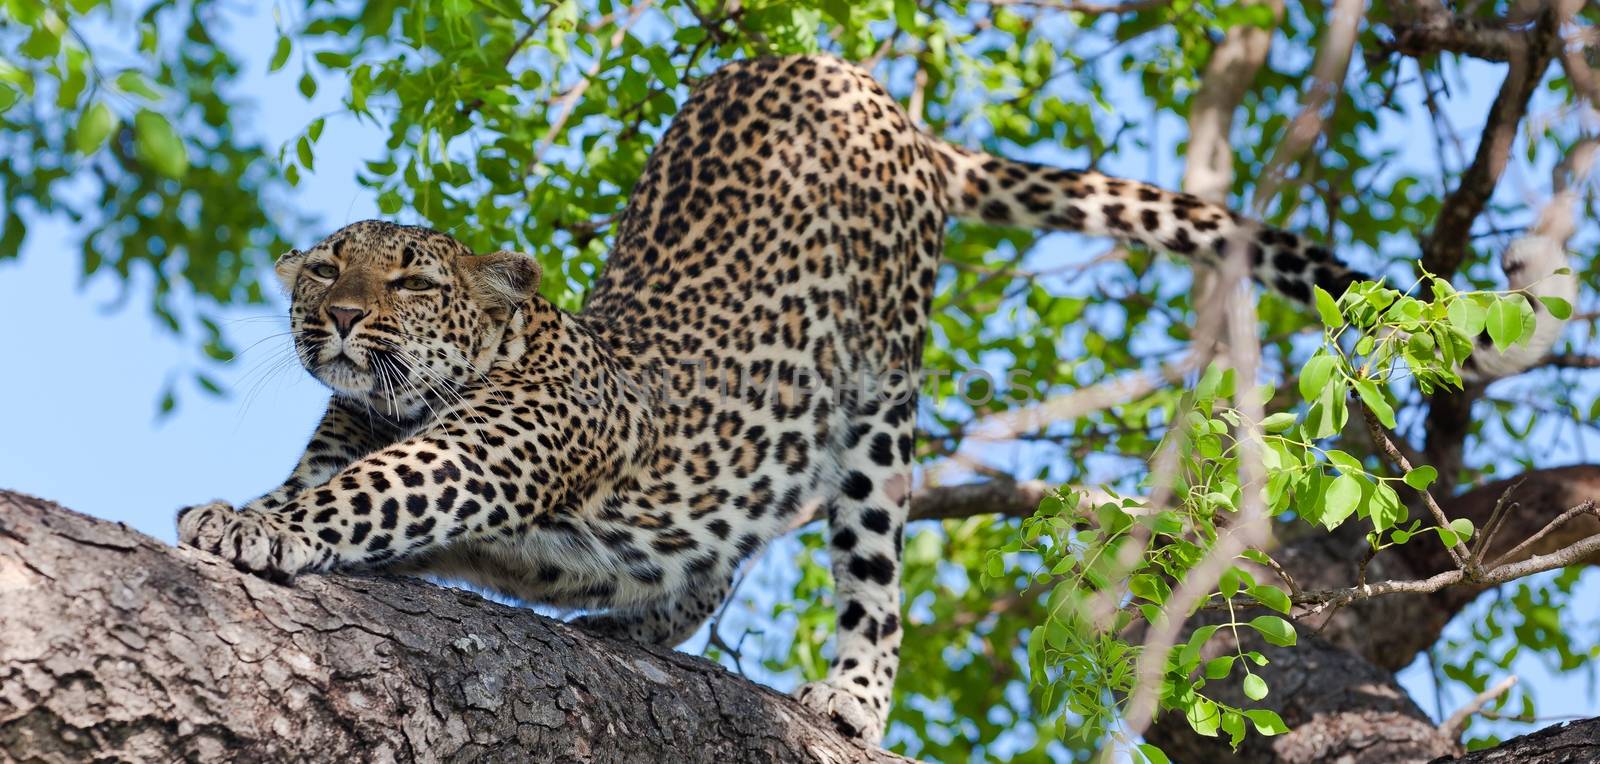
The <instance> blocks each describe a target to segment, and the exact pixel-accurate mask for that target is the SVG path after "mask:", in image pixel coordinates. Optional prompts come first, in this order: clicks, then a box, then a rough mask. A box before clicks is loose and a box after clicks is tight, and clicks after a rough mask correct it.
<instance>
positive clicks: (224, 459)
mask: <svg viewBox="0 0 1600 764" xmlns="http://www.w3.org/2000/svg"><path fill="white" fill-rule="evenodd" d="M270 23H271V21H270V19H269V18H267V17H265V16H264V15H263V16H262V17H258V18H254V19H252V20H250V21H249V22H248V23H247V22H235V23H233V24H232V25H231V29H229V30H227V31H226V32H224V33H223V34H222V37H223V38H224V39H225V40H228V41H229V44H231V45H233V46H234V47H235V49H236V50H239V51H241V53H242V57H243V59H244V60H245V61H246V62H247V71H248V74H247V76H246V79H245V82H244V84H243V88H244V91H245V92H248V93H250V94H251V95H252V96H254V97H255V98H256V99H257V101H258V104H259V107H258V108H257V109H256V111H255V113H254V114H253V115H252V117H251V123H252V126H253V129H255V130H258V131H259V132H260V134H261V135H262V136H263V137H265V138H266V140H267V144H268V145H269V146H275V145H277V143H278V142H280V141H282V140H285V139H287V138H289V137H290V136H293V135H295V134H297V133H298V131H299V130H300V129H301V128H303V126H304V125H305V123H306V122H308V121H309V120H310V119H312V118H314V117H316V116H320V115H323V114H326V113H328V112H330V111H333V110H335V109H337V106H338V104H337V98H338V96H339V95H340V93H339V89H338V88H336V87H324V88H323V89H322V91H321V92H320V93H319V95H318V97H317V99H316V100H315V101H313V102H311V103H307V102H306V101H305V100H304V99H302V98H301V97H300V95H299V94H298V93H297V92H296V91H295V88H294V81H295V79H296V78H297V77H298V72H297V71H296V70H295V67H294V66H293V65H291V66H290V67H289V68H288V69H286V70H285V71H282V72H279V73H278V74H276V75H270V76H269V75H267V74H266V73H265V62H266V59H267V56H268V54H269V52H270V46H271V44H272V42H273V38H272V37H271V35H266V34H260V30H261V29H264V28H266V27H265V25H266V24H270ZM1499 77H1500V74H1499V72H1498V70H1495V69H1493V68H1490V67H1481V66H1480V67H1475V68H1474V69H1472V70H1469V71H1467V72H1465V73H1463V76H1462V82H1463V83H1466V82H1471V83H1472V84H1473V85H1474V86H1475V87H1474V88H1468V89H1464V90H1458V91H1457V92H1455V93H1454V94H1453V96H1454V97H1453V98H1452V99H1450V100H1447V101H1446V103H1447V105H1448V106H1449V108H1450V110H1451V111H1452V112H1453V116H1454V117H1455V122H1456V124H1457V125H1458V126H1460V127H1461V128H1462V129H1463V132H1465V133H1467V134H1469V135H1471V134H1474V133H1475V130H1474V128H1475V126H1476V125H1478V124H1480V123H1481V121H1482V114H1483V113H1484V111H1485V108H1486V105H1487V103H1488V100H1489V99H1490V98H1491V97H1492V90H1490V88H1488V87H1485V86H1478V84H1479V83H1497V82H1498V80H1499ZM330 84H331V83H330ZM1130 103H1132V102H1131V101H1130ZM1385 129H1386V130H1392V131H1397V133H1398V134H1402V135H1406V134H1409V136H1410V137H1409V140H1411V141H1414V142H1416V143H1417V144H1418V145H1423V146H1428V147H1429V151H1430V152H1431V146H1432V140H1433V139H1432V136H1431V135H1430V134H1427V133H1425V132H1424V130H1423V127H1422V125H1421V124H1420V123H1419V124H1393V125H1386V127H1385ZM1180 136H1181V125H1180V124H1178V123H1176V122H1170V123H1163V124H1162V125H1161V126H1160V127H1159V131H1158V135H1157V139H1156V140H1154V141H1152V143H1154V144H1155V145H1156V146H1157V147H1158V148H1159V149H1170V148H1171V147H1172V146H1173V144H1175V142H1176V141H1177V140H1178V138H1179V137H1180ZM382 140H383V135H382V133H381V132H380V131H379V130H378V129H376V128H374V127H373V126H370V125H366V126H363V125H359V124H356V123H354V122H353V121H350V120H337V119H336V120H331V121H330V122H329V123H328V127H327V131H326V133H325V134H324V136H323V138H322V140H321V145H322V147H323V149H322V150H321V151H319V152H318V157H317V172H316V173H315V175H314V176H312V177H311V178H310V179H309V180H307V181H305V182H303V183H302V184H301V186H300V188H299V190H298V191H297V192H296V193H297V196H296V199H295V202H296V204H297V205H298V207H299V208H300V209H302V210H307V211H311V212H314V213H315V214H317V215H319V216H320V218H321V222H322V227H321V228H319V229H318V230H316V231H305V232H300V233H299V234H297V235H296V243H297V244H304V243H310V242H311V241H314V240H316V239H318V238H320V237H321V236H323V235H325V234H326V233H328V232H331V231H332V230H333V229H335V228H337V227H338V226H339V225H342V224H344V223H346V222H350V221H354V220H358V219H362V218H365V217H373V216H376V214H377V213H376V207H375V204H374V201H373V199H372V197H371V196H370V195H369V194H368V193H367V192H366V191H365V190H363V189H361V188H359V187H358V186H357V185H356V184H355V183H354V180H353V179H354V171H355V166H356V163H357V162H358V161H360V160H361V159H363V158H366V157H369V156H372V155H373V154H374V152H373V151H370V150H368V149H367V148H366V147H369V146H371V147H374V148H375V147H376V146H377V145H378V144H380V143H381V142H382ZM1044 153H1045V154H1046V155H1045V156H1039V155H1035V156H1033V157H1032V158H1035V159H1042V160H1053V161H1056V162H1058V163H1061V164H1074V163H1081V161H1082V157H1081V156H1077V155H1073V154H1069V153H1067V152H1064V151H1062V152H1049V151H1046V152H1044ZM1052 153H1053V154H1054V155H1053V156H1051V155H1050V154H1052ZM1402 161H1404V159H1403V158H1402ZM1541 161H1544V160H1541ZM1108 169H1110V170H1112V171H1117V172H1122V173H1126V174H1129V175H1132V176H1134V177H1140V178H1144V179H1150V180H1155V181H1158V182H1162V183H1164V184H1167V185H1173V184H1175V183H1176V179H1177V175H1178V173H1179V172H1180V171H1181V162H1180V161H1179V160H1178V159H1177V158H1176V157H1174V156H1173V155H1172V154H1171V153H1162V151H1159V150H1158V151H1156V152H1152V155H1151V156H1149V157H1143V158H1140V157H1136V156H1135V157H1127V156H1125V157H1123V158H1122V159H1121V160H1120V161H1112V162H1110V163H1109V164H1108ZM1514 172H1517V173H1520V175H1521V177H1523V178H1524V180H1525V183H1524V184H1522V185H1523V187H1524V188H1525V187H1528V186H1531V187H1533V188H1535V189H1540V188H1545V187H1547V183H1548V181H1547V180H1545V178H1547V175H1546V174H1544V173H1543V171H1542V170H1540V169H1538V168H1536V167H1534V168H1528V167H1520V168H1518V169H1517V170H1515V171H1514ZM75 242H76V236H75V235H74V232H73V231H72V230H71V229H70V228H69V227H67V226H66V225H64V224H63V223H62V222H61V221H57V220H44V221H36V222H35V223H34V224H33V226H32V228H31V231H30V236H29V238H28V242H27V245H26V247H25V249H24V251H23V252H22V256H21V258H20V259H19V260H11V261H4V262H0V326H4V327H5V329H4V330H3V331H0V358H8V359H21V360H19V361H16V362H13V363H11V364H8V367H9V370H8V372H7V373H5V374H0V400H4V401H6V405H5V406H4V407H3V408H0V411H3V412H4V414H3V417H0V422H4V433H5V437H4V438H0V486H3V487H7V488H14V489H18V490H22V491H25V492H27V493H31V494H35V495H38V496H42V497H45V498H48V499H52V500H55V501H58V502H60V503H61V504H63V505H65V506H68V507H72V508H74V509H77V510H80V511H84V512H88V513H90V514H94V515H97V516H100V517H104V518H108V519H111V520H116V521H120V522H125V523H127V524H129V525H130V526H132V527H134V528H136V529H138V530H141V531H143V532H145V533H149V534H151V535H153V536H156V537H158V538H161V539H163V540H166V541H169V542H170V541H172V540H173V538H174V529H173V525H172V516H173V513H174V512H175V511H176V510H177V509H178V508H180V507H182V506H186V505H188V504H194V503H198V502H201V501H205V500H209V499H213V498H221V499H225V500H229V501H232V502H235V503H242V502H244V501H246V500H248V499H250V498H253V497H254V496H256V495H258V494H259V493H261V492H263V491H265V490H267V489H268V488H270V487H272V486H274V485H276V484H277V483H278V482H279V481H281V479H282V478H283V477H284V475H285V474H286V473H287V471H288V469H289V468H290V466H291V465H292V464H293V463H294V460H295V458H296V457H297V456H298V455H299V452H300V449H301V447H302V446H303V445H304V442H305V439H306V436H307V435H308V434H309V432H310V431H311V429H312V427H313V425H314V424H315V422H316V420H317V417H318V414H319V413H320V411H321V408H322V406H323V404H324V402H325V401H326V398H327V392H326V390H325V389H323V388H322V387H321V386H319V385H318V384H316V383H315V382H313V381H311V380H310V379H309V378H308V377H307V376H306V375H305V374H304V373H303V372H301V371H300V370H299V369H297V368H288V369H283V370H278V371H273V367H272V366H271V361H273V360H274V359H275V358H276V357H277V354H278V353H279V352H280V351H282V349H283V348H284V347H285V346H286V345H285V342H284V341H283V339H282V338H281V337H274V335H275V334H276V333H278V332H281V331H283V330H284V328H285V326H286V322H285V321H284V320H283V319H282V318H281V309H280V308H278V307H277V306H274V307H272V308H255V309H250V310H241V311H234V312H232V313H230V314H228V315H227V318H228V319H230V323H229V324H228V325H227V330H228V332H229V334H230V336H231V337H232V338H233V339H234V341H235V346H236V347H251V346H253V347H252V349H251V350H250V351H248V352H246V353H245V354H244V355H243V356H242V357H241V358H240V360H239V361H238V362H236V363H235V364H233V365H232V366H231V367H230V368H228V369H226V370H224V371H223V372H222V373H221V374H220V375H219V376H220V377H221V378H223V379H224V380H225V381H226V382H227V383H228V385H229V387H230V388H231V389H232V391H233V394H232V395H231V396H230V397H228V398H225V399H218V398H213V397H210V396H208V395H204V394H202V393H200V392H199V391H198V390H197V389H194V388H193V386H192V385H189V384H188V383H187V382H186V381H185V382H183V383H182V384H183V385H187V386H186V387H183V388H182V392H183V393H184V394H183V396H182V400H181V403H180V406H179V408H178V410H177V412H176V414H175V415H173V416H172V417H170V418H168V419H166V420H158V418H157V415H156V400H157V397H158V395H159V392H160V391H161V389H162V388H163V386H164V385H165V384H166V382H167V380H168V379H169V378H170V377H171V376H172V375H174V374H175V372H174V370H175V369H184V368H189V367H192V365H193V363H194V361H193V358H194V356H193V352H192V349H191V348H190V347H188V346H185V345H183V344H181V343H178V342H175V341H174V340H173V339H172V338H171V336H170V335H168V334H166V333H165V332H164V331H163V330H162V329H161V328H160V327H158V326H157V325H156V324H155V323H154V322H153V321H152V320H151V319H150V317H149V316H148V314H146V313H144V312H142V309H141V308H139V307H137V306H136V307H134V308H133V309H112V308H110V306H112V305H113V304H115V303H116V297H117V295H118V292H119V289H120V287H119V286H118V285H117V284H115V283H113V282H111V281H109V280H94V281H91V282H89V283H88V284H87V285H83V286H81V287H80V286H79V284H78V267H79V262H78V257H79V255H78V251H77V248H76V246H75ZM1085 251H1090V252H1097V251H1099V246H1098V245H1091V246H1088V247H1083V246H1078V245H1077V242H1076V241H1074V240H1072V239H1069V238H1061V237H1058V238H1057V239H1056V240H1053V242H1052V243H1051V244H1048V245H1046V246H1042V247H1041V248H1040V249H1039V252H1038V253H1037V255H1036V257H1041V258H1065V257H1071V258H1074V259H1081V258H1082V257H1083V253H1084V252H1085ZM275 254H276V253H261V256H262V257H264V258H266V257H271V256H272V255H275ZM270 291H272V292H273V293H274V294H276V285H272V289H271V290H270ZM258 343H259V344H258ZM785 558H786V554H785V553H783V552H782V551H781V550H780V551H778V552H777V553H775V554H769V555H768V556H767V562H766V563H765V564H763V565H762V566H760V567H759V568H758V569H757V570H756V571H755V572H754V573H753V577H752V578H751V580H749V581H748V582H747V583H746V585H745V586H746V589H756V590H762V591H781V590H783V589H784V588H786V586H787V584H786V581H787V580H788V579H787V577H786V576H785V570H784V566H783V561H784V559H785ZM1597 578H1600V577H1597V576H1596V575H1595V574H1594V573H1593V572H1591V573H1590V574H1588V575H1587V576H1586V582H1585V584H1584V592H1585V596H1586V597H1587V601H1589V602H1596V601H1600V582H1597ZM745 593H747V594H748V593H749V592H748V591H747V592H745ZM1579 601H1584V600H1579ZM1475 617H1477V616H1475V615H1473V614H1472V613H1468V614H1467V615H1465V616H1464V617H1463V618H1462V619H1458V623H1457V624H1456V625H1455V626H1453V627H1452V631H1453V633H1457V634H1460V633H1462V629H1463V628H1464V626H1465V624H1467V623H1470V622H1471V619H1472V618H1475ZM1593 625H1594V624H1593V623H1592V622H1591V626H1593ZM1517 670H1518V673H1519V674H1521V676H1522V679H1523V681H1524V682H1525V683H1529V684H1534V685H1537V686H1540V687H1542V688H1544V689H1543V690H1542V691H1541V692H1540V695H1539V697H1540V701H1541V705H1540V712H1541V714H1542V715H1551V716H1561V715H1595V714H1600V704H1597V703H1596V700H1595V693H1594V690H1593V688H1592V687H1591V686H1590V684H1589V682H1588V681H1587V680H1585V679H1583V678H1581V677H1552V676H1551V675H1550V674H1549V672H1548V671H1546V670H1544V669H1542V668H1541V666H1540V664H1539V661H1538V660H1537V659H1534V658H1524V659H1523V660H1521V661H1519V663H1518V666H1517ZM1403 677H1404V679H1405V682H1406V684H1407V687H1408V688H1410V689H1412V690H1413V691H1414V695H1415V696H1416V697H1417V698H1418V699H1419V702H1421V703H1422V704H1423V706H1424V708H1426V709H1427V710H1429V711H1430V712H1434V711H1435V709H1434V704H1433V702H1432V698H1433V697H1434V695H1433V689H1432V687H1431V682H1430V681H1429V680H1428V672H1427V671H1426V670H1425V668H1422V667H1420V666H1413V667H1412V668H1411V669H1408V670H1407V671H1406V672H1405V673H1404V674H1403ZM760 678H763V679H766V680H768V681H772V682H774V683H775V684H779V685H784V684H785V683H786V682H787V680H786V679H785V678H782V677H770V676H763V677H760ZM1464 700H1465V698H1464V697H1447V698H1445V699H1444V703H1443V710H1444V713H1446V714H1448V713H1449V712H1450V711H1451V710H1453V708H1455V707H1456V706H1457V705H1459V704H1460V703H1461V702H1463V701H1464Z"/></svg>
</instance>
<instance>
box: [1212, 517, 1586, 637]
mask: <svg viewBox="0 0 1600 764" xmlns="http://www.w3.org/2000/svg"><path fill="white" fill-rule="evenodd" d="M1595 554H1600V533H1597V534H1595V535H1593V536H1589V537H1588V538H1585V539H1583V540H1581V541H1577V542H1574V543H1573V544H1572V545H1570V546H1568V547H1566V548H1564V549H1560V550H1557V551H1555V552H1551V553H1550V554H1541V555H1535V556H1533V557H1529V558H1528V559H1526V560H1523V561H1522V562H1514V563H1508V564H1505V565H1497V566H1494V567H1492V568H1490V569H1489V570H1488V571H1486V572H1484V574H1483V576H1482V577H1480V578H1479V579H1478V580H1475V581H1471V582H1468V581H1467V577H1466V573H1465V572H1464V571H1461V570H1448V571H1445V572H1443V573H1439V574H1437V575H1434V576H1431V577H1429V578H1425V579H1421V580H1415V581H1380V582H1378V583H1375V584H1365V585H1363V586H1352V587H1350V588H1348V589H1328V590H1321V591H1311V592H1305V593H1303V594H1301V595H1300V596H1298V597H1291V598H1290V599H1291V600H1292V601H1294V603H1295V604H1298V605H1308V606H1309V607H1307V609H1306V611H1305V612H1304V613H1302V614H1301V615H1300V616H1299V617H1301V618H1305V617H1310V616H1315V615H1317V614H1319V613H1322V612H1323V611H1325V610H1328V609H1329V608H1335V607H1343V606H1344V605H1347V604H1349V603H1351V602H1358V601H1360V600H1367V599H1372V598H1374V597H1385V596H1388V595H1390V594H1432V593H1433V592H1437V591H1440V590H1441V589H1444V588H1446V587H1450V586H1455V585H1456V584H1460V583H1472V584H1474V585H1477V586H1493V585H1495V584H1503V583H1505V582H1507V581H1515V580H1517V579H1519V578H1524V577H1526V576H1531V575H1533V574H1535V573H1543V572H1545V571H1547V570H1555V569H1556V568H1564V567H1566V566H1568V565H1572V564H1574V563H1578V562H1581V561H1583V560H1586V559H1588V558H1589V557H1590V556H1592V555H1595ZM1210 606H1211V603H1208V608H1209V607H1210Z"/></svg>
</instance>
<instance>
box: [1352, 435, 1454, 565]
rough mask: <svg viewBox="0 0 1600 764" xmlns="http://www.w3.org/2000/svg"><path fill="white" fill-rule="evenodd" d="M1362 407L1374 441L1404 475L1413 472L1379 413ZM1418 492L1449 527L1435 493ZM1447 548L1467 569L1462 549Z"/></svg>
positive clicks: (1436, 520) (1435, 518)
mask: <svg viewBox="0 0 1600 764" xmlns="http://www.w3.org/2000/svg"><path fill="white" fill-rule="evenodd" d="M1360 409H1361V416H1362V418H1364V419H1366V421H1367V432H1369V433H1371V434H1372V442H1373V443H1374V444H1376V445H1377V446H1378V449H1379V450H1380V451H1381V452H1382V453H1383V454H1384V455H1385V456H1387V457H1388V458H1389V461H1390V462H1391V463H1392V464H1394V465H1395V467H1397V468H1398V469H1399V470H1400V472H1401V474H1402V475H1403V474H1406V473H1409V472H1411V462H1410V461H1409V460H1407V459H1406V456H1405V454H1402V453H1400V449H1398V448H1395V446H1394V443H1393V442H1392V441H1390V440H1389V436H1388V435H1386V434H1385V433H1384V431H1383V423H1382V422H1379V421H1378V417H1377V415H1376V414H1373V413H1372V409H1369V408H1367V406H1366V404H1362V405H1361V406H1360ZM1417 493H1419V494H1421V495H1422V502H1423V503H1424V504H1426V505H1427V506H1428V511H1429V512H1431V513H1433V519H1434V522H1437V523H1438V524H1439V527H1440V528H1449V527H1450V518H1449V517H1447V516H1446V515H1445V513H1444V510H1443V509H1441V508H1440V507H1439V503H1438V502H1436V501H1434V500H1433V494H1432V493H1431V492H1429V491H1428V490H1427V489H1422V490H1419V491H1417ZM1445 549H1446V550H1447V551H1448V552H1449V553H1450V559H1452V560H1455V562H1456V567H1459V568H1461V569H1462V570H1466V569H1467V558H1465V557H1463V556H1462V554H1461V552H1460V550H1458V549H1456V548H1455V547H1453V546H1449V547H1445Z"/></svg>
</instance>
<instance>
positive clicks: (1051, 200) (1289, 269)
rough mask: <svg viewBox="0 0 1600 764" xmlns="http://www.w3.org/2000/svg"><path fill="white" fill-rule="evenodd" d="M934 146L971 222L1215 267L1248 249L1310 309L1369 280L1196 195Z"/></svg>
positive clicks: (954, 197)
mask: <svg viewBox="0 0 1600 764" xmlns="http://www.w3.org/2000/svg"><path fill="white" fill-rule="evenodd" d="M930 142H931V143H932V148H933V150H934V152H935V156H936V157H937V160H938V161H939V163H940V166H941V168H942V169H943V170H944V179H945V189H946V193H947V194H948V199H947V201H948V203H949V205H950V213H951V214H952V215H954V216H955V217H957V218H960V219H963V220H973V221H983V222H987V223H993V224H998V225H1007V226H1016V227H1020V228H1044V229H1052V230H1058V231H1076V232H1079V233H1086V234H1091V235H1095V236H1110V237H1115V238H1119V239H1128V240H1132V241H1136V242H1138V243H1140V244H1144V245H1145V246H1148V247H1152V248H1154V249H1159V250H1163V251H1167V252H1172V253H1174V254H1178V255H1184V256H1187V257H1191V258H1195V259H1197V260H1202V261H1206V262H1210V263H1212V264H1218V263H1220V262H1221V261H1222V258H1223V257H1224V256H1226V255H1227V254H1228V252H1229V248H1230V247H1244V248H1246V249H1247V250H1248V254H1249V257H1250V261H1251V275H1252V276H1253V277H1254V278H1255V279H1256V280H1257V281H1259V282H1261V283H1262V284H1263V285H1265V286H1266V287H1267V288H1269V289H1272V290H1273V291H1276V292H1279V293H1280V294H1283V295H1285V296H1287V297H1289V298H1291V299H1293V300H1295V301H1297V302H1300V303H1303V304H1310V303H1311V300H1312V290H1311V287H1312V286H1313V285H1316V286H1320V287H1322V288H1323V289H1326V290H1327V291H1328V293H1329V294H1332V295H1333V296H1334V297H1338V296H1339V295H1341V294H1344V290H1345V288H1347V287H1349V286H1350V284H1351V283H1352V282H1355V281H1361V280H1364V279H1366V278H1368V277H1367V275H1366V274H1364V273H1361V272H1359V271H1356V270H1353V269H1351V268H1350V267H1349V266H1346V265H1345V264H1344V263H1342V262H1340V261H1339V260H1337V259H1336V258H1334V256H1333V253H1332V252H1330V251H1329V250H1328V249H1327V248H1326V247H1322V246H1319V245H1317V244H1315V243H1313V242H1311V241H1308V240H1307V239H1305V238H1304V237H1302V236H1299V235H1297V234H1294V233H1290V232H1288V231H1280V230H1278V229H1275V228H1269V227H1267V226H1265V225H1262V224H1260V223H1257V222H1255V221H1253V220H1250V219H1248V218H1245V217H1243V216H1241V215H1239V214H1238V213H1236V212H1234V211H1232V210H1230V209H1228V208H1227V207H1223V206H1221V205H1218V204H1213V203H1211V202H1207V201H1204V200H1202V199H1200V198H1199V197H1197V196H1194V195H1193V194H1183V193H1176V192H1173V191H1168V190H1166V189H1163V188H1160V187H1158V186H1152V185H1149V184H1147V183H1141V182H1139V181H1135V180H1125V179H1122V178H1114V177H1111V176H1108V175H1102V174H1100V173H1098V172H1094V171H1092V170H1063V169H1059V168H1055V167H1048V166H1045V165H1039V164H1033V163H1031V162H1018V161H1014V160H1010V159H1003V158H1001V157H996V156H992V155H989V154H984V153H981V152H976V151H970V150H967V149H964V148H961V147H959V146H955V145H953V144H949V143H945V142H944V141H940V140H937V139H933V140H931V141H930Z"/></svg>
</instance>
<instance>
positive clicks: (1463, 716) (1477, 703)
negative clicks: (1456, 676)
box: [1439, 674, 1517, 740]
mask: <svg viewBox="0 0 1600 764" xmlns="http://www.w3.org/2000/svg"><path fill="white" fill-rule="evenodd" d="M1516 684H1517V675H1516V674H1512V675H1511V676H1508V677H1506V678H1505V679H1502V680H1500V683H1499V684H1497V685H1495V686H1493V687H1490V688H1489V689H1487V690H1484V691H1483V692H1480V693H1478V696H1477V697H1475V698H1473V699H1472V700H1470V701H1468V702H1467V704H1466V705H1464V706H1462V707H1461V708H1459V709H1457V710H1456V712H1455V713H1453V714H1451V715H1450V718H1448V719H1445V720H1444V723H1443V724H1440V725H1439V733H1440V734H1442V735H1444V736H1445V737H1446V738H1448V739H1450V740H1455V739H1456V738H1459V737H1461V731H1462V729H1463V728H1465V727H1466V726H1467V720H1469V719H1471V718H1472V715H1473V714H1475V713H1478V712H1479V711H1481V710H1483V707H1484V706H1486V705H1488V704H1489V703H1490V701H1493V700H1494V699H1495V698H1498V697H1500V696H1501V695H1504V694H1506V693H1507V692H1510V691H1511V688H1512V687H1514V686H1516Z"/></svg>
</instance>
